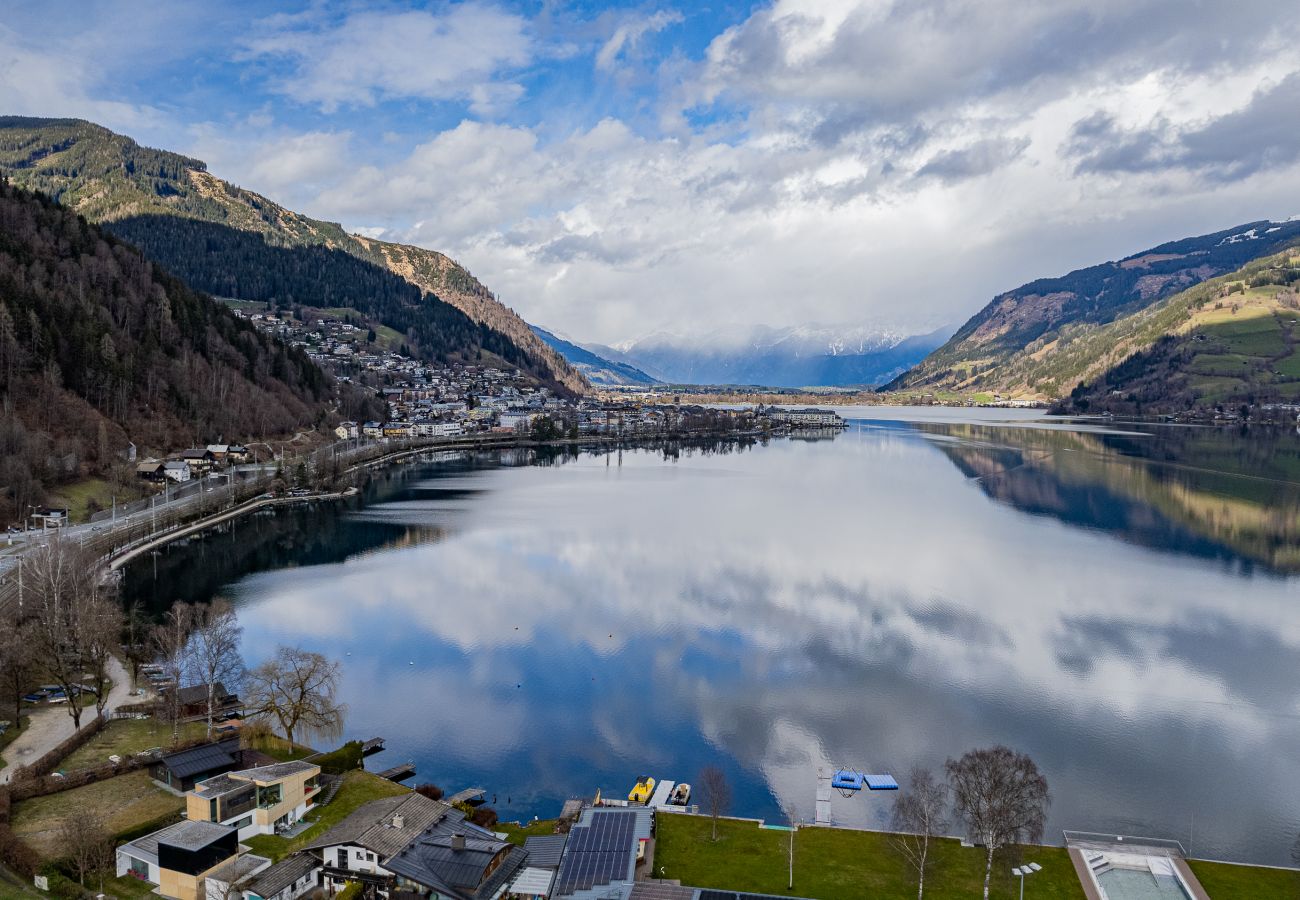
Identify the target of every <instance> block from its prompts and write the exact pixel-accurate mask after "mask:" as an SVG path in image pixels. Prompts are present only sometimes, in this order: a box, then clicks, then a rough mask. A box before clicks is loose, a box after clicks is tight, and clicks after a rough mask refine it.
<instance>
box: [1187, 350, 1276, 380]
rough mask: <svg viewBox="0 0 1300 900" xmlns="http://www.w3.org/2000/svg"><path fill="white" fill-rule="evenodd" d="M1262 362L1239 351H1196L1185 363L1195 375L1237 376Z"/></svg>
mask: <svg viewBox="0 0 1300 900" xmlns="http://www.w3.org/2000/svg"><path fill="white" fill-rule="evenodd" d="M1260 362H1263V360H1262V359H1257V358H1256V357H1253V356H1242V355H1241V354H1240V353H1198V354H1196V356H1194V357H1192V361H1191V362H1190V363H1188V364H1187V371H1189V372H1193V373H1195V374H1197V375H1227V376H1229V377H1232V378H1239V377H1242V376H1244V375H1247V374H1249V373H1250V370H1251V367H1252V366H1253V365H1255V364H1256V363H1260Z"/></svg>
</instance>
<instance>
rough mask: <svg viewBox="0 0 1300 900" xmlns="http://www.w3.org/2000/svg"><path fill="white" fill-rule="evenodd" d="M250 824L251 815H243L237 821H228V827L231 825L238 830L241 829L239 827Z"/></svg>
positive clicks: (251, 821) (251, 820)
mask: <svg viewBox="0 0 1300 900" xmlns="http://www.w3.org/2000/svg"><path fill="white" fill-rule="evenodd" d="M252 824H253V817H252V816H244V817H243V818H242V819H240V820H239V821H238V822H231V823H230V827H231V828H234V829H235V830H236V831H238V830H241V829H244V828H247V827H248V826H249V825H252Z"/></svg>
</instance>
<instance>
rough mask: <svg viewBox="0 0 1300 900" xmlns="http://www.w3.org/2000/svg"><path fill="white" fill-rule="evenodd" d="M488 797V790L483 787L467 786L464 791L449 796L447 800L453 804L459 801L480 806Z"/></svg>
mask: <svg viewBox="0 0 1300 900" xmlns="http://www.w3.org/2000/svg"><path fill="white" fill-rule="evenodd" d="M486 798H487V791H485V790H483V788H465V790H463V791H457V792H456V793H454V794H452V795H451V796H450V797H448V798H447V802H448V803H450V804H451V805H452V806H455V805H456V804H458V803H468V804H469V805H470V806H480V805H482V803H483V801H484V800H485V799H486Z"/></svg>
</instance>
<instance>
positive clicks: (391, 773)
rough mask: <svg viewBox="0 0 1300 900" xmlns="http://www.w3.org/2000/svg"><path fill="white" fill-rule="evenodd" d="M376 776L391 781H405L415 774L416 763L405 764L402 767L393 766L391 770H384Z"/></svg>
mask: <svg viewBox="0 0 1300 900" xmlns="http://www.w3.org/2000/svg"><path fill="white" fill-rule="evenodd" d="M375 774H376V775H378V776H379V777H380V778H387V779H388V780H389V781H405V780H406V779H408V778H410V777H411V776H412V775H414V774H415V763H413V762H404V763H402V764H401V765H400V766H393V767H392V768H391V769H384V771H382V772H376V773H375Z"/></svg>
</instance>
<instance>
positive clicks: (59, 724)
mask: <svg viewBox="0 0 1300 900" xmlns="http://www.w3.org/2000/svg"><path fill="white" fill-rule="evenodd" d="M108 674H109V678H111V679H112V680H113V687H112V688H111V689H109V692H108V706H106V707H105V708H104V715H106V716H107V715H108V714H109V713H111V712H112V711H113V710H115V709H117V708H118V707H119V706H121V705H123V704H124V703H127V702H128V701H129V700H130V699H131V673H129V672H127V670H126V667H125V666H123V665H122V663H121V661H120V660H118V659H117V657H113V658H112V659H111V660H110V661H109V665H108ZM94 717H95V710H94V708H93V707H88V708H87V709H86V711H85V712H83V713H82V714H81V721H82V723H87V722H89V721H90V720H91V719H93V718H94ZM75 730H76V729H74V728H73V727H72V716H70V715H68V709H67V707H65V706H64V705H63V704H59V705H57V706H46V707H38V708H36V709H33V710H32V711H31V712H30V713H28V725H27V730H26V731H24V732H23V733H22V734H20V735H19V736H18V738H17V739H16V740H15V741H14V742H13V743H12V744H10V745H9V746H8V747H6V748H5V749H4V757H3V758H4V768H3V769H2V770H0V784H8V783H9V779H10V778H11V777H12V776H13V773H14V770H15V769H17V768H18V767H19V766H23V765H26V764H27V763H29V762H34V761H36V760H38V759H40V758H41V757H42V756H44V755H45V754H46V753H49V752H50V751H51V750H53V749H54V748H55V747H57V746H58V745H59V744H61V743H62V742H63V741H66V740H67V739H68V738H70V737H72V733H73V731H75Z"/></svg>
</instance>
